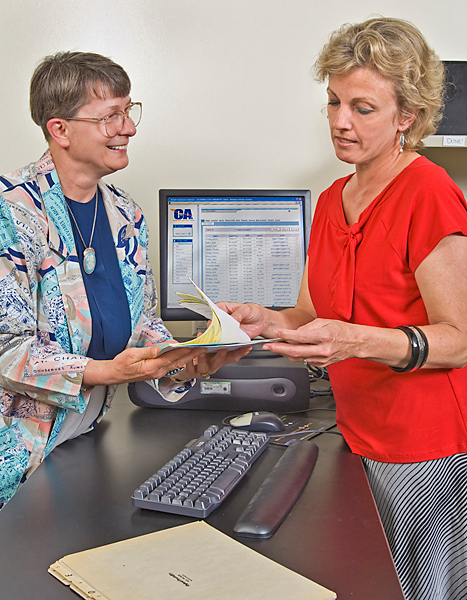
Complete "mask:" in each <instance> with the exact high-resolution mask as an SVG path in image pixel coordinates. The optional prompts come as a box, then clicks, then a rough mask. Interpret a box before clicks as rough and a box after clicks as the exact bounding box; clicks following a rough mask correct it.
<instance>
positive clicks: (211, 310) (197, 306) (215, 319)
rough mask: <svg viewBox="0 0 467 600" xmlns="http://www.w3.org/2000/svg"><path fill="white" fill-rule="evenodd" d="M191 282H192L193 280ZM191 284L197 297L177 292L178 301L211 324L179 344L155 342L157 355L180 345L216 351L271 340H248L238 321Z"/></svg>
mask: <svg viewBox="0 0 467 600" xmlns="http://www.w3.org/2000/svg"><path fill="white" fill-rule="evenodd" d="M191 283H193V281H192V282H191ZM193 285H194V286H195V288H196V290H197V292H198V294H199V297H198V296H192V295H191V294H182V293H178V292H177V293H178V295H179V296H180V297H181V300H179V302H180V304H182V305H183V306H185V307H186V308H188V309H189V310H192V311H193V312H196V313H198V314H199V315H202V316H203V317H206V318H207V319H210V320H211V324H210V325H209V327H208V328H207V329H206V331H205V332H204V333H202V334H201V335H200V336H199V337H197V338H195V339H193V340H189V341H188V342H181V343H180V344H179V343H177V342H173V341H169V342H162V343H160V344H155V345H156V347H158V348H159V354H158V356H161V354H163V353H164V352H168V351H169V350H172V349H173V348H174V347H176V348H179V347H180V346H197V347H200V346H201V347H203V348H207V349H208V352H216V351H217V350H222V349H223V348H226V349H227V350H235V349H236V348H242V347H244V346H253V345H256V344H264V343H265V342H271V341H273V340H265V339H260V340H250V337H249V335H248V334H247V333H245V332H244V331H243V330H242V329H240V323H238V321H236V320H235V319H234V318H232V317H231V316H230V315H229V314H227V313H226V312H225V311H223V310H222V309H220V308H219V307H218V306H216V305H215V304H214V302H213V301H212V300H210V299H209V298H208V297H207V296H206V294H205V293H204V292H203V291H202V290H201V289H200V288H199V287H198V286H197V285H196V284H195V283H193Z"/></svg>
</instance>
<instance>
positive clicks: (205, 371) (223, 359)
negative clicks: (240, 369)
mask: <svg viewBox="0 0 467 600" xmlns="http://www.w3.org/2000/svg"><path fill="white" fill-rule="evenodd" d="M250 350H251V346H244V347H242V348H238V349H237V350H231V351H230V352H229V351H227V350H225V349H223V350H218V351H217V352H209V353H206V352H205V353H203V354H200V355H199V356H197V357H195V358H194V359H193V360H192V361H191V362H188V363H187V365H186V367H185V368H184V369H183V371H180V372H179V373H176V374H175V375H174V376H173V377H171V379H172V380H173V381H180V382H183V381H188V380H190V379H197V378H199V377H203V378H206V379H207V378H209V377H210V376H211V375H212V374H213V373H215V372H216V371H217V370H218V369H220V368H221V367H223V366H224V365H227V364H229V363H233V362H237V361H238V360H240V359H241V358H242V357H243V356H245V355H246V354H248V352H249V351H250Z"/></svg>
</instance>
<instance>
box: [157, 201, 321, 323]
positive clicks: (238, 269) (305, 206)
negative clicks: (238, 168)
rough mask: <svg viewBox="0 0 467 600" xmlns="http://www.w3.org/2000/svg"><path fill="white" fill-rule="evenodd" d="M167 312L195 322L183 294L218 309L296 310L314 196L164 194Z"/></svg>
mask: <svg viewBox="0 0 467 600" xmlns="http://www.w3.org/2000/svg"><path fill="white" fill-rule="evenodd" d="M159 223H160V244H161V246H160V279H161V281H160V289H159V296H160V306H161V316H162V318H163V319H164V320H167V321H174V320H175V321H180V320H181V321H193V320H197V319H199V317H197V316H196V314H195V313H194V312H192V311H190V310H187V309H186V308H183V307H181V306H180V304H179V303H178V300H179V296H178V295H177V292H183V293H188V294H194V295H196V293H197V292H196V290H195V288H194V287H193V285H192V283H191V282H190V280H192V281H193V282H194V283H196V284H197V285H198V286H199V287H200V288H201V289H202V290H203V291H204V292H205V293H206V294H207V295H208V296H209V298H211V300H213V301H214V302H219V301H222V300H224V301H230V302H256V303H258V304H261V305H262V306H266V307H267V308H272V309H277V310H279V309H283V308H289V307H292V306H295V303H296V300H297V298H298V293H299V290H300V282H301V279H302V275H303V268H304V265H305V259H306V251H307V246H308V238H309V233H310V226H311V193H310V190H168V189H165V190H160V192H159Z"/></svg>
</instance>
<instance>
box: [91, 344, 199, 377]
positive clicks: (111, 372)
mask: <svg viewBox="0 0 467 600" xmlns="http://www.w3.org/2000/svg"><path fill="white" fill-rule="evenodd" d="M157 352H158V349H157V347H156V346H144V347H143V348H127V349H126V350H123V352H121V353H120V354H117V356H116V357H115V358H114V359H112V360H90V361H89V362H88V364H87V365H86V368H85V369H84V377H83V385H84V386H88V387H91V386H94V385H113V384H120V383H130V382H133V381H147V380H151V379H160V378H161V377H164V375H166V374H167V373H169V372H170V371H173V370H175V369H179V368H185V365H187V364H188V363H192V361H193V360H194V359H196V358H197V357H199V356H200V355H202V354H204V353H205V352H206V351H205V349H204V348H196V347H195V346H193V347H192V348H188V347H186V346H183V347H182V348H176V349H174V350H171V351H170V352H166V353H165V354H163V355H162V356H160V357H158V356H157ZM188 379H190V378H188Z"/></svg>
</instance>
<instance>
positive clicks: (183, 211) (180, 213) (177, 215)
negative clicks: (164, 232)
mask: <svg viewBox="0 0 467 600" xmlns="http://www.w3.org/2000/svg"><path fill="white" fill-rule="evenodd" d="M170 210H171V211H172V212H173V214H174V219H175V220H176V221H192V220H193V214H192V212H191V208H171V209H170Z"/></svg>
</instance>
